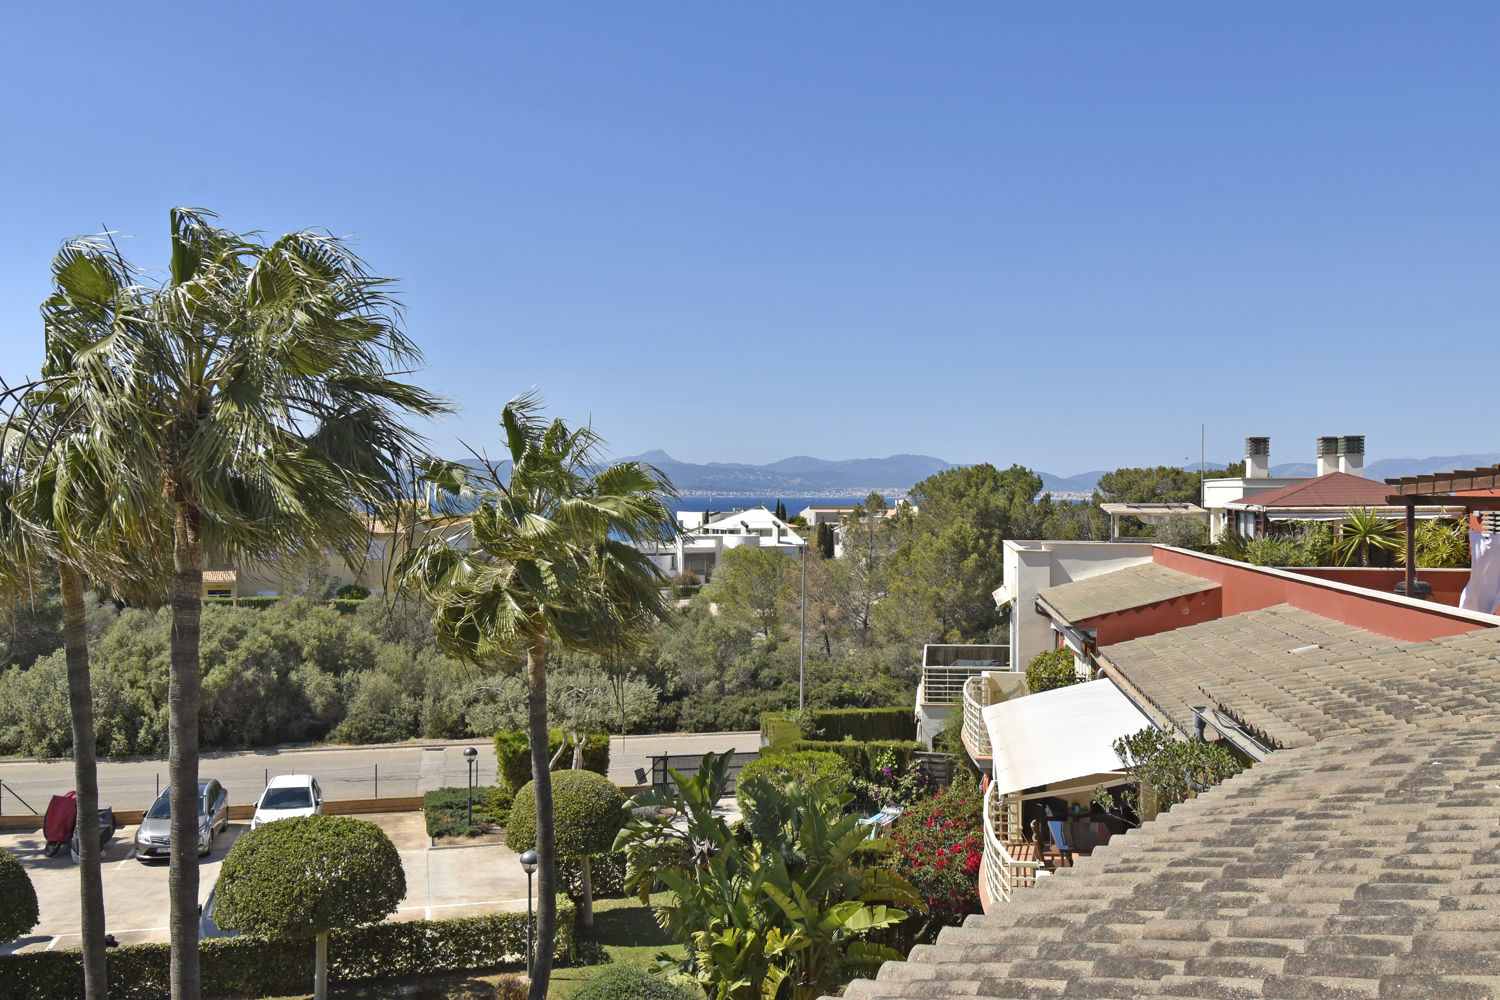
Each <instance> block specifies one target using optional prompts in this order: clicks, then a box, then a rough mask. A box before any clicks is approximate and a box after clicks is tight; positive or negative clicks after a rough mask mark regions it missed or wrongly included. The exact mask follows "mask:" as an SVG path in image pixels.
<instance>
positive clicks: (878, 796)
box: [851, 749, 932, 809]
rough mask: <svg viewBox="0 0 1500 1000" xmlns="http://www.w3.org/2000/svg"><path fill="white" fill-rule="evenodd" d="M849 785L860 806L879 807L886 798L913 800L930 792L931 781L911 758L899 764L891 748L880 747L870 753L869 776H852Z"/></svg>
mask: <svg viewBox="0 0 1500 1000" xmlns="http://www.w3.org/2000/svg"><path fill="white" fill-rule="evenodd" d="M851 788H852V790H853V792H854V797H855V799H856V801H857V803H858V804H859V805H860V806H868V807H870V808H872V809H879V808H880V807H881V806H883V805H885V804H886V803H888V802H894V803H897V804H899V805H909V804H911V803H913V802H917V801H918V800H920V799H922V798H924V797H925V796H927V795H928V794H929V793H930V792H931V790H932V781H931V779H929V778H928V777H927V775H926V774H925V773H923V771H922V767H921V765H920V764H918V763H917V762H916V761H915V760H911V759H908V760H907V761H906V763H905V764H903V763H901V761H900V760H899V759H898V758H897V756H896V754H895V752H894V751H892V750H890V749H880V750H876V751H875V752H874V753H873V754H871V755H870V775H869V778H868V779H866V780H861V779H858V778H856V779H855V781H854V783H853V785H852V786H851Z"/></svg>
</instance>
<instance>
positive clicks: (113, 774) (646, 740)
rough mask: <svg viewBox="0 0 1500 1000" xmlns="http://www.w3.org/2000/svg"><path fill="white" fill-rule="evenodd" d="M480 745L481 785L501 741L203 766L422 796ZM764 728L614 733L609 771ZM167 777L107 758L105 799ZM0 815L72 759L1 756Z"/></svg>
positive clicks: (263, 753) (738, 743) (364, 794)
mask: <svg viewBox="0 0 1500 1000" xmlns="http://www.w3.org/2000/svg"><path fill="white" fill-rule="evenodd" d="M470 746H472V747H474V749H475V750H477V751H479V755H478V758H477V760H478V767H479V779H478V782H477V783H478V784H481V785H485V784H492V783H493V782H494V779H495V747H494V744H493V743H491V742H489V741H486V740H434V741H429V742H425V743H403V744H398V745H394V746H378V747H329V746H316V747H284V748H271V749H267V750H255V751H246V752H242V753H208V754H204V755H203V757H202V759H201V761H200V763H199V765H198V773H199V774H200V775H201V776H202V777H203V778H205V779H206V778H209V777H214V778H218V779H219V781H220V782H222V783H223V785H224V787H225V788H227V789H228V790H229V801H230V803H231V804H234V805H241V804H244V805H249V804H252V803H254V802H255V800H256V798H258V797H259V795H260V792H261V789H262V788H264V787H265V783H266V778H267V777H268V776H270V775H276V774H302V773H306V774H311V775H313V776H314V777H316V778H317V779H318V782H319V784H321V785H322V786H323V792H324V795H325V796H326V797H327V798H328V799H330V800H333V801H337V800H340V799H365V798H389V797H393V796H408V795H420V794H422V793H423V792H426V791H430V790H431V789H434V788H442V787H444V786H448V785H464V784H465V783H466V782H467V774H466V767H465V761H464V756H463V752H464V749H465V748H466V747H470ZM759 748H760V734H759V733H758V732H746V733H692V734H684V733H662V734H655V735H645V736H616V737H614V738H613V739H612V740H611V741H610V758H609V759H610V766H609V777H610V778H611V780H613V781H615V782H616V783H617V784H620V785H633V784H636V778H635V771H636V769H637V768H644V769H646V770H649V769H650V767H651V760H650V758H651V756H652V755H653V754H661V753H670V754H691V755H694V756H698V755H701V754H704V753H707V752H708V751H710V750H712V751H715V752H722V751H725V750H729V749H738V750H758V749H759ZM166 784H167V762H166V760H165V759H164V758H163V759H152V760H130V761H103V762H101V763H100V765H99V802H100V804H101V805H104V806H111V807H113V808H116V809H144V808H146V807H147V806H149V805H150V804H151V801H152V799H153V798H155V797H156V794H157V792H158V791H159V790H160V789H161V788H162V787H165V785H166ZM0 786H3V788H0V814H3V815H11V814H14V813H33V812H34V813H41V812H44V811H45V810H46V808H47V802H48V801H49V800H50V798H51V796H53V795H57V794H62V793H64V792H66V791H68V790H69V789H71V788H72V787H73V762H72V761H71V760H51V761H37V760H16V759H10V760H0Z"/></svg>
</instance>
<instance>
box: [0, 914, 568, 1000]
mask: <svg viewBox="0 0 1500 1000" xmlns="http://www.w3.org/2000/svg"><path fill="white" fill-rule="evenodd" d="M573 918H574V909H573V904H572V903H571V902H570V901H569V900H568V899H567V898H565V897H561V896H560V897H558V901H557V948H556V951H555V952H554V955H555V956H556V958H557V959H558V960H565V959H567V958H570V957H572V955H573V953H574V940H575V939H574V932H573ZM200 947H201V948H202V963H203V965H202V968H203V995H204V996H205V997H215V998H217V997H245V996H257V997H259V996H287V995H289V994H290V995H294V996H296V995H301V996H305V995H306V992H305V991H306V988H307V981H308V978H309V976H310V973H311V970H312V967H313V942H312V941H311V940H302V941H265V940H261V939H258V938H250V937H237V938H212V939H210V940H207V941H204V942H202V944H201V945H200ZM525 955H526V914H525V913H524V912H522V913H492V914H488V915H486V916H482V917H463V918H459V919H456V920H401V921H394V922H392V921H387V922H385V923H380V924H375V925H374V926H372V927H360V928H358V929H356V930H352V931H334V932H333V933H332V935H330V939H329V978H330V980H331V982H333V983H335V984H340V983H356V982H366V981H370V980H376V979H387V978H394V977H397V976H411V975H424V974H436V973H444V972H466V971H470V970H478V969H496V968H504V967H507V966H511V967H514V966H517V965H521V964H524V962H525ZM170 956H171V948H170V946H169V945H166V944H136V945H125V946H123V947H120V948H112V949H110V951H109V952H108V959H107V961H108V965H109V984H110V985H109V991H110V996H111V997H112V998H115V1000H158V998H160V997H164V996H166V995H167V993H168V990H169V985H168V968H169V963H170ZM82 962H83V960H82V953H81V952H79V951H77V950H74V949H58V950H55V951H41V952H25V953H22V954H19V955H0V1000H35V998H36V997H46V998H48V1000H83V964H82Z"/></svg>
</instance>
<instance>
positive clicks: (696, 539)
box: [647, 507, 806, 583]
mask: <svg viewBox="0 0 1500 1000" xmlns="http://www.w3.org/2000/svg"><path fill="white" fill-rule="evenodd" d="M677 523H678V524H679V525H680V526H681V527H682V533H681V534H679V535H678V536H677V538H676V540H675V541H673V542H665V543H662V544H661V545H658V546H657V547H656V548H655V549H654V550H653V551H650V552H648V553H647V555H648V556H650V558H651V561H652V562H653V563H655V564H656V567H657V569H659V570H661V571H662V572H663V573H665V574H666V575H667V576H669V577H675V576H679V575H681V574H682V573H692V574H693V575H694V576H696V577H697V578H698V579H699V580H701V581H703V582H704V583H708V582H709V580H710V579H712V578H713V572H714V567H715V566H717V565H718V563H719V557H720V556H722V555H723V554H724V552H725V550H726V549H739V548H759V549H775V550H776V551H777V552H780V553H781V554H782V555H785V556H795V555H798V554H799V553H800V552H801V551H802V547H803V545H805V544H806V543H805V542H804V541H803V538H802V536H801V535H799V534H797V533H796V532H795V531H793V530H792V529H791V526H790V525H788V524H787V523H786V522H785V521H783V520H781V519H780V518H779V517H777V516H776V515H775V514H772V513H771V512H770V511H769V510H767V509H766V508H764V507H750V508H747V509H745V510H732V511H727V512H726V511H701V510H684V511H678V513H677Z"/></svg>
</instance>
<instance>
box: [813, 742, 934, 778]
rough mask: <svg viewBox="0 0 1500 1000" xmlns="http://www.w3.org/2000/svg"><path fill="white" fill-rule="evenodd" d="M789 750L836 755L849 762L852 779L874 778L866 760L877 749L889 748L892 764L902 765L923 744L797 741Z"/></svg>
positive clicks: (924, 747)
mask: <svg viewBox="0 0 1500 1000" xmlns="http://www.w3.org/2000/svg"><path fill="white" fill-rule="evenodd" d="M789 749H791V750H793V751H795V752H798V753H805V752H808V751H815V752H822V753H834V754H838V755H839V756H840V757H842V758H843V759H844V763H846V764H848V765H849V771H850V772H851V773H852V774H853V775H854V779H855V780H856V781H874V780H875V775H874V772H875V768H874V766H873V765H872V764H871V762H870V758H871V757H874V756H875V755H876V754H877V753H879V752H881V751H889V752H890V753H891V754H892V755H893V756H894V757H895V759H896V765H897V766H898V767H901V768H905V767H906V765H907V764H909V763H911V756H912V754H914V753H917V752H918V751H921V750H926V749H927V745H926V744H924V743H919V742H917V741H916V740H874V741H871V742H868V743H856V742H853V741H851V740H843V741H841V742H837V743H835V742H832V741H829V740H798V741H796V742H795V743H793V744H792V745H791V747H790V748H789Z"/></svg>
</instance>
